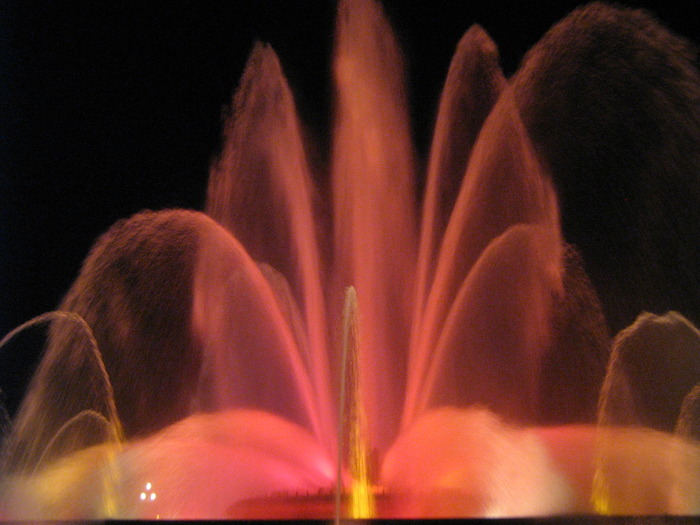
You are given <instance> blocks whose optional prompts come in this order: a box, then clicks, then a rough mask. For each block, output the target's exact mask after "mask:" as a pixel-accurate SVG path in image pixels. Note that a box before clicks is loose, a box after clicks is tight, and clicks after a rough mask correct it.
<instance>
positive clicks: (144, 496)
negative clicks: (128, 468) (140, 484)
mask: <svg viewBox="0 0 700 525" xmlns="http://www.w3.org/2000/svg"><path fill="white" fill-rule="evenodd" d="M141 499H142V500H144V499H146V493H145V492H142V493H141Z"/></svg>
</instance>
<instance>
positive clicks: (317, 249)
mask: <svg viewBox="0 0 700 525" xmlns="http://www.w3.org/2000/svg"><path fill="white" fill-rule="evenodd" d="M585 13H588V14H587V15H586V16H583V17H581V15H580V13H579V15H578V16H579V18H581V20H582V22H580V24H581V25H580V27H581V28H582V31H587V30H591V31H593V32H595V31H597V30H598V29H600V28H602V27H606V28H607V29H606V30H610V31H612V32H613V33H615V31H618V30H619V31H621V32H625V31H628V29H627V28H626V26H625V27H623V26H624V24H622V23H621V24H620V25H619V29H618V26H614V24H613V25H612V26H610V25H609V24H608V22H609V20H610V19H611V17H612V18H614V17H615V16H622V18H624V17H625V16H630V17H631V19H633V18H634V16H637V15H629V14H627V15H624V14H623V15H620V13H623V12H621V11H615V10H613V9H612V8H603V7H601V6H597V7H593V8H590V9H589V10H588V11H585ZM613 15H614V16H613ZM586 17H588V18H586ZM586 24H588V25H586ZM577 27H579V26H577ZM610 27H612V29H610ZM591 28H593V29H591ZM659 31H661V29H659ZM555 32H556V28H555ZM551 38H553V37H551ZM551 38H550V39H551ZM547 45H552V44H551V43H549V44H547ZM558 45H560V46H562V48H566V46H575V45H576V40H575V39H573V41H572V42H569V41H568V40H567V39H564V41H563V43H562V42H559V44H558ZM543 46H544V45H543ZM554 48H555V49H557V48H556V46H554ZM549 49H550V48H549V47H546V46H544V47H536V48H535V51H533V52H532V53H531V55H529V58H528V59H529V61H530V62H527V67H525V66H524V69H523V70H522V71H523V72H522V73H518V74H516V76H515V78H514V79H512V80H507V79H505V77H504V76H503V74H502V72H501V71H500V69H499V66H498V53H497V50H496V46H495V44H494V43H493V42H492V41H491V40H490V38H489V36H488V35H487V34H486V32H485V31H484V30H483V29H481V28H480V27H477V26H474V27H472V28H471V29H470V30H469V31H467V33H466V34H465V35H464V37H463V38H462V40H461V41H460V42H459V45H458V46H457V50H456V53H455V56H454V58H453V60H452V64H451V66H450V70H449V73H448V75H447V80H446V84H445V87H444V90H443V93H442V97H441V101H440V106H439V111H438V115H437V120H436V126H435V132H434V138H433V143H432V147H431V151H430V158H429V161H428V163H427V175H426V190H425V195H423V196H418V195H417V189H416V181H417V179H418V173H417V170H418V168H417V166H418V165H419V163H418V162H417V159H416V157H415V152H414V150H413V146H412V140H411V129H410V121H409V117H408V102H407V93H406V92H405V87H404V86H405V80H404V68H403V59H402V56H401V52H400V49H399V46H398V43H397V40H396V38H395V36H394V34H393V32H392V30H391V27H390V25H389V23H388V22H387V20H386V19H385V17H384V15H383V12H382V9H381V6H380V5H379V4H378V3H376V2H375V1H374V0H342V1H341V2H340V3H339V7H338V16H337V26H336V41H335V53H334V63H333V73H334V83H335V89H336V92H335V107H334V108H333V109H334V119H335V120H334V125H333V130H332V133H333V140H332V165H331V168H330V172H331V173H330V175H329V181H330V183H329V184H328V185H326V186H324V187H326V188H328V189H327V191H328V192H329V193H328V194H325V193H324V191H323V189H322V188H319V187H317V185H316V184H315V182H314V181H315V180H318V178H317V177H314V176H312V173H311V169H310V164H309V162H308V160H307V157H306V152H305V146H304V141H303V140H302V136H303V133H302V128H301V123H300V119H299V117H298V115H297V111H296V108H295V103H294V97H293V95H292V92H291V90H290V88H289V86H288V84H287V81H286V79H285V76H284V73H283V70H282V66H281V64H280V62H279V60H278V58H277V56H276V54H275V52H274V51H273V50H272V48H271V47H269V46H267V45H265V44H257V45H256V46H255V48H254V50H253V52H252V54H251V56H250V59H249V61H248V64H247V66H246V69H245V72H244V74H243V78H242V79H241V83H240V86H239V88H238V91H237V93H236V95H235V97H234V100H233V103H232V112H231V113H232V114H231V116H230V118H229V120H228V122H227V123H226V127H225V130H224V146H223V150H222V152H221V155H220V158H219V159H218V160H217V161H216V162H215V163H214V165H213V166H212V168H211V172H210V176H209V187H208V197H207V204H206V209H205V212H203V213H202V212H194V211H184V210H169V211H161V212H142V213H140V214H138V215H136V216H134V217H132V218H130V219H127V220H125V221H121V222H120V223H118V224H117V225H115V227H113V228H112V229H111V230H110V231H109V232H107V233H106V234H105V235H104V236H103V237H101V238H100V239H99V240H98V241H97V243H96V245H95V247H94V248H93V250H92V252H91V253H90V255H89V256H88V258H87V259H86V262H85V265H84V267H83V269H82V271H81V274H80V276H79V277H78V279H77V280H76V282H75V284H74V285H73V287H72V288H71V290H70V291H69V292H68V294H67V296H66V298H65V299H64V302H63V304H62V306H61V310H69V311H71V312H74V314H71V315H68V314H56V316H55V317H57V319H56V320H53V321H52V323H51V326H50V329H49V335H48V339H47V347H46V353H45V357H44V359H43V361H42V363H41V365H40V367H39V370H38V371H37V374H36V376H35V378H34V380H33V382H32V385H31V388H30V392H29V394H28V396H27V398H26V400H25V402H24V404H23V406H22V408H21V411H20V413H19V415H18V416H17V419H16V421H15V422H13V426H12V428H11V430H10V432H8V435H7V437H6V439H5V441H4V443H3V448H2V452H3V456H2V468H3V472H2V477H0V518H12V519H16V518H23V519H47V518H49V519H74V518H110V517H119V518H184V519H188V518H194V519H202V518H248V517H251V516H253V517H262V516H264V517H276V518H288V517H320V518H330V517H332V515H333V507H332V503H330V502H331V501H332V500H333V498H332V495H333V491H334V490H335V487H336V483H337V482H338V479H337V478H338V475H339V473H338V469H337V467H336V465H338V464H340V482H341V484H342V485H343V487H344V491H346V492H348V493H350V492H352V487H354V486H356V485H357V484H358V483H360V482H363V483H368V484H370V485H371V487H370V488H371V490H372V491H374V492H375V493H376V501H377V507H376V508H377V511H376V515H379V516H380V517H407V518H416V517H438V516H442V517H472V516H492V517H500V516H535V515H546V514H550V515H559V514H563V513H581V512H584V513H589V512H601V513H612V514H649V513H659V514H666V513H680V514H685V513H698V512H700V501H699V499H700V495H698V494H696V493H697V490H696V488H695V487H697V482H698V481H699V480H700V445H698V444H697V442H696V441H695V439H696V438H697V434H696V433H695V430H694V429H695V428H696V426H697V421H698V415H697V402H696V399H697V388H696V385H697V384H700V357H699V356H700V333H698V331H697V329H695V327H694V326H693V325H692V324H691V323H690V322H689V321H687V320H686V319H685V318H683V316H681V315H680V314H676V313H671V314H667V315H665V316H653V315H652V314H645V316H642V317H640V319H639V320H638V322H637V323H636V324H635V325H633V326H632V327H630V328H629V329H627V330H626V331H625V332H623V333H622V334H620V336H619V337H617V338H616V339H615V341H614V343H611V342H610V338H609V336H608V332H607V326H606V324H605V319H604V318H603V314H602V308H601V305H600V303H599V301H598V297H597V296H596V292H595V290H594V289H593V287H592V285H591V282H590V281H589V280H588V278H587V277H586V274H585V261H584V262H581V260H580V257H579V255H578V253H577V252H576V250H575V248H573V247H572V246H570V245H568V244H567V242H566V239H565V234H564V233H562V229H561V225H560V223H561V221H560V207H559V203H558V191H559V190H558V189H557V188H556V187H555V186H556V184H555V181H556V180H558V179H557V177H558V172H556V170H557V169H559V168H560V161H561V159H553V157H552V156H548V150H547V147H548V144H545V146H543V145H542V144H543V141H544V139H542V140H539V138H538V140H535V138H533V136H534V135H535V134H533V133H531V131H530V128H531V127H532V126H535V125H536V123H537V118H538V117H541V115H540V113H538V112H539V111H543V112H545V113H546V108H547V105H546V102H547V101H538V100H535V101H533V100H532V99H531V98H528V97H530V96H531V95H530V93H529V91H528V90H529V89H530V85H529V84H528V83H526V82H525V81H524V80H523V79H524V78H530V77H528V76H527V75H532V74H533V73H532V72H533V71H535V72H538V71H545V72H549V71H554V72H555V73H556V72H557V71H558V69H557V68H558V67H559V64H557V63H553V64H554V65H552V63H551V61H550V62H548V60H549V59H550V58H551V56H554V55H556V53H553V54H552V55H551V56H550V55H549V54H548V53H549V51H548V50H549ZM538 53H539V54H538ZM606 53H607V52H606ZM606 56H607V55H606ZM533 63H534V64H535V65H533ZM592 67H594V66H592ZM538 68H539V69H538ZM548 68H549V69H548ZM593 73H595V71H594V72H593ZM699 85H700V84H699ZM601 97H604V93H603V94H601ZM542 108H544V109H542ZM548 118H551V116H548ZM533 123H534V124H533ZM566 124H567V123H564V124H562V126H563V127H562V129H559V130H552V133H557V132H561V133H565V132H566V133H571V132H572V130H571V129H569V128H566ZM539 131H541V130H539ZM574 131H575V130H574ZM538 133H539V132H538ZM537 137H539V135H537ZM555 160H556V162H555ZM348 286H352V287H354V289H355V290H356V293H357V304H358V305H359V306H357V305H355V306H354V308H355V309H356V310H358V309H359V314H358V319H359V321H358V326H359V328H358V330H359V333H358V334H357V337H358V339H357V341H358V344H357V348H356V352H351V354H352V355H353V357H351V359H355V362H353V366H355V365H356V368H357V377H356V378H353V380H354V382H353V383H352V386H351V387H349V390H348V391H347V392H344V393H343V394H342V395H341V393H340V386H341V384H344V383H345V381H344V380H343V379H342V378H341V377H340V370H341V369H342V368H344V365H345V364H347V363H343V362H341V361H342V358H341V356H342V354H343V348H342V341H341V339H342V334H341V326H342V323H343V319H342V318H341V315H342V314H341V312H342V311H343V293H344V290H345V289H346V288H347V287H348ZM355 313H356V314H357V311H356V312H355ZM42 322H45V320H44V319H39V320H37V323H36V324H40V323H42ZM12 337H19V335H16V334H12ZM650 341H651V343H650ZM645 345H647V346H645ZM649 345H652V347H651V348H649V347H648V346H649ZM696 354H697V355H696ZM650 363H656V364H655V365H654V367H655V368H656V369H660V368H661V367H662V365H663V366H664V367H666V368H665V369H664V374H662V375H661V374H660V375H658V376H655V375H654V373H653V372H652V373H649V371H648V368H649V367H648V365H649V364H650ZM606 365H607V370H606ZM351 368H352V367H351ZM352 369H353V370H354V368H352ZM696 372H697V373H696ZM661 388H667V389H668V390H669V391H670V394H669V395H668V396H665V397H664V400H663V402H657V399H656V397H655V396H654V394H653V392H654V389H661ZM599 392H601V394H600V395H599ZM346 395H347V396H348V397H350V398H352V400H354V401H357V406H353V410H352V411H350V412H351V413H353V414H356V415H355V416H354V419H352V420H350V421H344V420H343V419H342V418H341V420H340V421H339V420H338V410H339V406H340V405H341V404H344V403H346V401H345V400H344V396H346ZM599 398H600V399H599ZM354 401H352V402H354ZM358 414H359V415H358ZM360 420H361V421H360ZM339 427H343V428H346V429H347V430H346V432H347V433H348V435H350V434H351V433H352V432H355V431H357V435H360V436H361V438H357V439H356V442H355V443H354V445H353V441H352V437H346V436H344V435H341V436H340V440H339V439H338V429H339ZM358 427H362V428H361V429H360V431H358V430H357V429H358ZM365 427H366V428H365ZM341 434H342V433H341ZM357 441H359V444H358V443H357ZM353 447H355V448H353ZM362 447H366V448H367V449H368V451H369V452H367V454H366V455H367V457H363V458H361V459H365V460H367V462H368V463H369V470H370V479H369V480H364V481H362V480H358V479H352V478H353V472H354V470H353V469H352V467H351V463H352V462H353V461H355V460H356V459H357V457H358V454H359V455H361V454H360V453H359V452H358V450H359V449H362ZM344 505H345V503H344ZM344 508H346V510H345V511H343V512H347V513H348V514H351V512H350V511H348V510H347V508H349V507H344ZM350 517H353V516H350ZM354 517H357V516H354Z"/></svg>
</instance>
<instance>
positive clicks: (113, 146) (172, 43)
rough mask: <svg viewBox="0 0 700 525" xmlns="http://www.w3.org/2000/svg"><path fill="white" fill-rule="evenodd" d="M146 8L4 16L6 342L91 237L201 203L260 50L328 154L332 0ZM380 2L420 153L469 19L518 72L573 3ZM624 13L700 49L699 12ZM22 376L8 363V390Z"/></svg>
mask: <svg viewBox="0 0 700 525" xmlns="http://www.w3.org/2000/svg"><path fill="white" fill-rule="evenodd" d="M143 4H145V5H139V6H138V7H136V8H126V7H121V6H120V5H115V4H104V3H102V2H84V3H77V2H76V3H63V2H33V1H29V2H20V1H10V2H3V5H2V6H1V7H0V335H1V334H5V333H6V332H8V331H9V330H10V329H11V328H13V327H14V326H16V325H18V324H20V323H21V322H23V321H26V320H28V319H29V318H31V317H33V316H35V315H38V314H40V313H42V312H45V311H48V310H51V309H53V308H55V307H56V306H57V304H58V303H59V301H60V298H61V296H62V295H63V293H65V291H66V290H67V289H68V287H69V286H70V283H71V282H72V280H73V279H74V278H75V276H76V275H77V273H78V270H79V267H80V264H81V261H82V259H83V258H84V256H85V255H86V254H87V252H88V249H89V247H90V245H91V244H92V242H93V241H94V240H95V238H96V237H97V236H98V235H99V234H100V233H101V232H103V231H105V230H106V229H107V228H108V227H109V226H110V225H111V224H112V223H113V222H114V221H116V220H117V219H119V218H122V217H127V216H129V215H131V214H133V213H135V212H137V211H139V210H141V209H144V208H151V209H160V208H167V207H188V208H198V209H201V208H202V206H203V201H204V194H205V188H206V181H207V171H208V166H209V163H210V161H211V159H212V158H213V157H214V156H215V155H216V154H217V151H218V149H219V147H220V131H221V126H222V122H221V115H222V110H223V108H224V107H225V106H226V105H227V104H228V102H229V100H230V97H231V94H232V93H233V91H234V89H235V87H236V85H237V83H238V78H239V76H240V74H241V72H242V69H243V66H244V63H245V60H246V58H247V55H248V53H249V51H250V49H251V47H252V45H253V43H254V41H255V40H256V39H259V40H263V41H267V42H270V43H271V44H272V46H273V47H274V48H275V50H276V51H277V53H278V54H279V56H280V59H281V62H282V66H283V68H284V69H285V72H286V74H287V76H288V78H289V81H290V84H291V86H292V89H293V91H294V93H295V96H296V98H297V104H298V107H299V111H300V113H301V117H302V120H303V121H304V122H305V124H306V125H307V127H308V129H309V131H310V133H311V134H312V135H313V136H315V137H317V138H318V139H317V140H318V144H319V145H320V148H319V149H320V150H321V151H324V146H327V141H328V135H327V130H328V128H329V117H330V114H331V111H330V106H329V101H330V99H331V85H330V54H331V46H332V35H333V21H334V15H335V14H334V5H335V3H334V2H333V1H331V0H323V1H321V0H316V1H314V2H306V1H305V2H295V1H284V2H283V1H282V0H278V1H275V0H255V1H239V0H236V1H230V2H220V3H218V4H215V5H213V6H207V7H203V5H202V4H201V3H199V2H178V3H175V4H173V5H170V6H167V7H163V6H161V7H154V6H153V4H152V3H150V2H144V3H143ZM384 5H385V9H386V11H387V13H388V16H389V18H390V19H391V20H392V22H393V25H394V27H395V29H396V30H397V32H398V34H399V38H400V41H401V43H402V45H403V48H404V51H405V54H406V58H407V62H408V76H409V89H410V97H411V111H412V117H413V122H414V133H415V137H416V143H417V146H418V150H419V152H420V153H421V154H424V153H425V149H426V146H427V144H428V142H429V139H430V132H431V127H432V120H433V118H434V113H435V108H436V105H437V99H438V96H439V93H440V90H441V87H442V82H443V79H444V76H445V74H446V71H447V67H448V64H449V60H450V58H451V55H452V52H453V50H454V47H455V45H456V44H457V42H458V40H459V38H460V36H461V35H462V33H463V32H464V31H465V30H466V29H467V28H468V27H469V26H470V25H471V24H473V23H480V24H481V25H482V26H483V27H484V28H485V29H486V30H487V31H488V32H489V33H490V34H491V36H492V38H493V39H494V40H495V41H496V43H497V44H498V45H499V47H500V52H501V58H502V66H503V68H504V70H505V71H506V73H507V74H510V73H512V72H513V71H514V70H515V69H516V67H517V64H518V62H519V60H520V59H521V57H522V55H523V54H524V52H525V51H526V50H527V49H528V48H529V47H531V46H532V45H533V44H534V43H535V42H536V41H537V40H538V39H539V38H540V37H541V36H542V35H543V34H544V32H545V31H546V30H547V29H548V28H549V27H550V26H551V25H552V24H553V23H554V22H555V21H557V20H558V19H560V18H561V17H562V16H564V15H565V14H566V13H567V12H568V11H570V10H571V9H572V8H573V7H574V6H575V5H577V3H576V2H569V1H561V2H546V3H543V2H536V1H530V2H517V3H516V2H513V3H512V4H510V3H505V2H493V1H489V2H482V1H458V0H450V1H442V0H438V1H431V2H425V1H422V2H418V1H406V0H386V1H385V2H384ZM630 5H643V6H645V7H649V8H650V9H651V10H652V11H654V12H655V13H656V14H657V15H658V17H659V18H660V19H661V21H662V22H663V23H664V24H665V25H667V26H668V27H670V28H671V29H673V30H674V31H676V32H677V33H680V34H681V35H685V36H687V37H689V38H690V39H692V40H694V41H696V42H698V41H700V35H698V34H697V32H698V27H700V24H699V22H700V20H699V19H698V15H697V13H694V14H691V13H689V12H687V11H686V10H685V9H682V8H681V6H679V5H677V4H674V3H671V2H651V3H650V2H645V3H643V2H636V3H635V2H633V3H631V4H630ZM8 363H9V364H8ZM14 366H16V364H15V363H14V361H12V360H8V358H7V356H3V355H2V353H0V389H2V388H3V384H4V383H3V381H6V378H7V377H9V376H12V375H14V374H15V373H16V371H15V369H14V368H13V367H14ZM3 378H5V379H3ZM4 389H5V390H9V389H10V387H4Z"/></svg>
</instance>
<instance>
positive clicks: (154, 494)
mask: <svg viewBox="0 0 700 525" xmlns="http://www.w3.org/2000/svg"><path fill="white" fill-rule="evenodd" d="M154 499H156V493H155V492H151V501H153V500H154Z"/></svg>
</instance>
